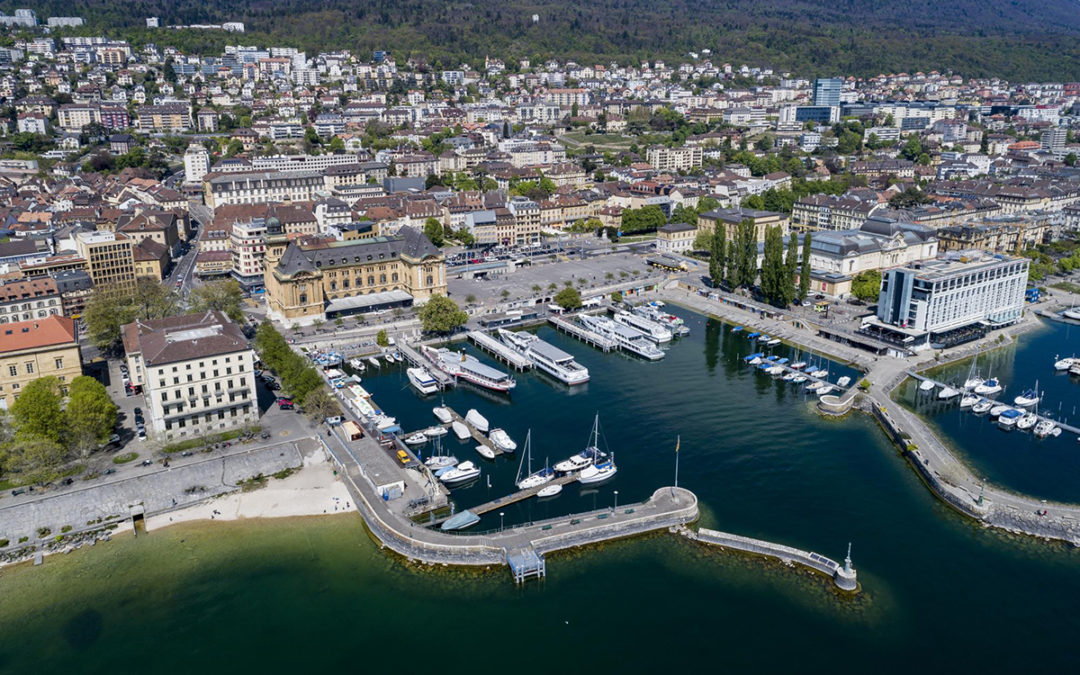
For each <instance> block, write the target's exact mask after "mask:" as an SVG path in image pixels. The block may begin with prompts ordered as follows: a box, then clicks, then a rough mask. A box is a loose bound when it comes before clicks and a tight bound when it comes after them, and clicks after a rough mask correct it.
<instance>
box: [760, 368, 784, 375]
mask: <svg viewBox="0 0 1080 675" xmlns="http://www.w3.org/2000/svg"><path fill="white" fill-rule="evenodd" d="M784 371H785V368H784V367H783V366H770V367H769V368H767V369H766V370H765V372H766V373H768V374H769V375H772V376H774V377H775V376H776V375H783V374H784Z"/></svg>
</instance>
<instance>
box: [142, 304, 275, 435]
mask: <svg viewBox="0 0 1080 675" xmlns="http://www.w3.org/2000/svg"><path fill="white" fill-rule="evenodd" d="M123 340H124V351H125V353H126V357H127V362H128V369H129V372H130V373H131V381H132V384H133V385H134V386H135V387H136V388H137V389H140V388H141V390H142V393H143V394H144V396H145V398H146V403H147V415H148V418H149V419H148V420H147V422H148V426H149V427H150V428H151V429H152V430H153V431H154V432H156V433H158V434H161V435H162V436H163V440H174V439H181V438H185V437H189V438H190V437H194V436H202V435H204V434H208V433H211V432H220V431H222V430H224V429H229V428H235V427H240V426H243V425H246V424H254V423H256V422H258V420H259V406H258V403H257V401H256V396H255V365H254V364H255V352H254V350H253V349H251V347H250V345H249V344H248V341H247V338H245V337H244V334H243V332H241V330H240V328H239V326H237V325H236V324H235V323H233V322H232V321H231V320H230V319H229V318H228V317H227V316H225V315H224V314H223V313H221V312H216V311H214V312H204V313H200V314H187V315H184V316H175V317H170V318H168V319H155V320H149V321H136V322H134V323H130V324H127V325H126V326H124V328H123Z"/></svg>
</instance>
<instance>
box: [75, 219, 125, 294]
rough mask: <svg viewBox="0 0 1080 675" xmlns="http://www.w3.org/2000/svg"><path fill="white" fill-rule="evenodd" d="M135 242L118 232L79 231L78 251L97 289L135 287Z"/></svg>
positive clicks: (76, 247) (76, 245) (76, 243)
mask: <svg viewBox="0 0 1080 675" xmlns="http://www.w3.org/2000/svg"><path fill="white" fill-rule="evenodd" d="M133 245H134V242H133V241H132V239H131V237H129V236H127V235H126V234H123V233H119V232H79V233H77V234H76V235H75V251H76V252H77V253H78V255H79V257H80V258H83V259H84V260H85V261H86V265H87V270H88V271H89V273H90V278H91V279H92V280H93V282H94V286H97V287H105V288H108V287H110V286H117V287H125V286H126V287H132V286H134V285H135V258H134V256H133V254H132V247H133Z"/></svg>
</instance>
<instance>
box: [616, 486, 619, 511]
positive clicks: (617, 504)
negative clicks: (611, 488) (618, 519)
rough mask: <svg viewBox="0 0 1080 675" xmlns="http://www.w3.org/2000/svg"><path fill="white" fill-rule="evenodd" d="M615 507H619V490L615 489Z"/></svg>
mask: <svg viewBox="0 0 1080 675" xmlns="http://www.w3.org/2000/svg"><path fill="white" fill-rule="evenodd" d="M615 508H619V491H618V490H616V491H615Z"/></svg>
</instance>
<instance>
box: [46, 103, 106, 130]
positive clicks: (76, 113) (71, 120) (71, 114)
mask: <svg viewBox="0 0 1080 675" xmlns="http://www.w3.org/2000/svg"><path fill="white" fill-rule="evenodd" d="M56 116H57V123H58V124H59V126H60V128H61V129H63V130H64V131H81V130H82V128H83V127H85V126H86V125H87V124H91V123H93V122H97V123H99V124H100V123H101V112H100V111H99V110H98V107H97V106H95V105H81V104H78V103H71V104H69V105H62V106H60V109H59V110H58V111H57V113H56Z"/></svg>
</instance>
